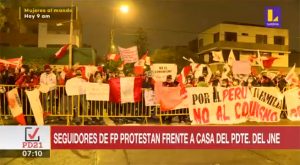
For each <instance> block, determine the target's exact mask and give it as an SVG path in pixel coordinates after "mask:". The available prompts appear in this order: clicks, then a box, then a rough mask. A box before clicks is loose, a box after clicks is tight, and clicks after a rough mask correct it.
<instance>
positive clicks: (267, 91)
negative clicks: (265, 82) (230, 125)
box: [249, 87, 283, 122]
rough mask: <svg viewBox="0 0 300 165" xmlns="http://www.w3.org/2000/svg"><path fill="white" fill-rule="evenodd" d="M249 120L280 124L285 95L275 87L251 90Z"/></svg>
mask: <svg viewBox="0 0 300 165" xmlns="http://www.w3.org/2000/svg"><path fill="white" fill-rule="evenodd" d="M251 93H252V101H251V102H250V104H249V105H250V107H249V119H250V120H251V121H257V122H278V121H279V120H280V113H281V110H282V108H283V94H281V92H280V91H279V90H278V89H277V88H275V87H255V88H252V89H251Z"/></svg>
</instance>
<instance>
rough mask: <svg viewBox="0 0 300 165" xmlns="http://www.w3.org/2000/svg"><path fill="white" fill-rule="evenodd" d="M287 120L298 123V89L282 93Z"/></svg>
mask: <svg viewBox="0 0 300 165" xmlns="http://www.w3.org/2000/svg"><path fill="white" fill-rule="evenodd" d="M284 97H285V102H286V107H287V114H288V116H287V118H288V119H289V120H292V121H300V89H299V88H294V89H291V90H288V91H286V92H285V93H284Z"/></svg>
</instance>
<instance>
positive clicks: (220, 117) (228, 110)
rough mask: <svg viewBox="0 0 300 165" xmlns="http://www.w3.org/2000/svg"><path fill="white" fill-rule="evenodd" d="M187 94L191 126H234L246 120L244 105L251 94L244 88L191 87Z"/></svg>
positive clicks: (246, 113) (246, 114)
mask: <svg viewBox="0 0 300 165" xmlns="http://www.w3.org/2000/svg"><path fill="white" fill-rule="evenodd" d="M187 92H188V105H189V113H190V119H191V120H192V121H193V123H192V124H234V123H241V122H245V121H247V119H248V112H247V111H246V110H245V106H244V105H245V104H247V103H248V102H249V100H250V99H251V94H250V91H249V90H248V88H246V87H231V88H221V87H220V88H216V89H215V90H214V88H213V87H193V88H187Z"/></svg>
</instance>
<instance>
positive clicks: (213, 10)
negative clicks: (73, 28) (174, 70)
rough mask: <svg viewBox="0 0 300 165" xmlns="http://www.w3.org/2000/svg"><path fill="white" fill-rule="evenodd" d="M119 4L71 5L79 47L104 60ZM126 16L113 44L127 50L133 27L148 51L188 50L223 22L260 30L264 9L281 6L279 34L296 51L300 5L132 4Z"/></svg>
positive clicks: (263, 1) (231, 1)
mask: <svg viewBox="0 0 300 165" xmlns="http://www.w3.org/2000/svg"><path fill="white" fill-rule="evenodd" d="M118 2H120V1H118V0H115V1H114V0H74V4H76V5H77V6H78V8H79V16H80V18H81V22H82V28H83V42H84V43H86V44H89V45H91V46H92V47H94V48H96V49H97V50H98V54H99V55H104V54H105V52H106V50H107V49H108V44H109V30H110V24H111V20H112V10H111V9H112V7H113V6H116V4H117V3H118ZM130 2H131V4H132V6H131V11H130V13H129V14H128V15H121V14H118V15H117V16H116V26H117V27H119V28H118V29H117V32H116V38H115V40H116V41H115V42H116V43H117V44H119V45H120V46H123V47H126V46H131V45H132V42H133V40H134V36H133V35H130V34H133V33H134V32H135V31H136V28H137V27H142V28H144V29H145V30H146V32H147V34H148V41H149V46H150V50H154V49H156V48H161V47H162V46H165V45H169V46H174V45H186V44H187V43H188V41H190V40H192V39H194V38H196V37H197V32H201V31H202V30H204V29H206V28H208V27H210V26H212V25H215V24H217V23H220V22H223V21H234V22H243V23H252V24H261V25H264V8H265V7H266V6H280V7H281V13H282V28H287V29H289V31H290V49H297V50H300V1H299V0H131V1H130ZM70 4H71V1H70V0H41V5H45V6H69V5H70Z"/></svg>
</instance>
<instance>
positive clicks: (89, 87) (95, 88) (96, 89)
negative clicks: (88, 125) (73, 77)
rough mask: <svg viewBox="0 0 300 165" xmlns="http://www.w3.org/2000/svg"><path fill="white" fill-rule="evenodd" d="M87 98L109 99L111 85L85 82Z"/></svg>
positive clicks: (95, 99)
mask: <svg viewBox="0 0 300 165" xmlns="http://www.w3.org/2000/svg"><path fill="white" fill-rule="evenodd" d="M85 89H86V100H93V101H109V85H108V84H99V83H85Z"/></svg>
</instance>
